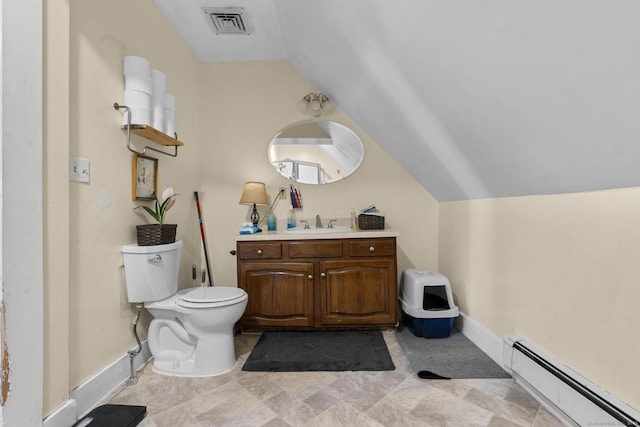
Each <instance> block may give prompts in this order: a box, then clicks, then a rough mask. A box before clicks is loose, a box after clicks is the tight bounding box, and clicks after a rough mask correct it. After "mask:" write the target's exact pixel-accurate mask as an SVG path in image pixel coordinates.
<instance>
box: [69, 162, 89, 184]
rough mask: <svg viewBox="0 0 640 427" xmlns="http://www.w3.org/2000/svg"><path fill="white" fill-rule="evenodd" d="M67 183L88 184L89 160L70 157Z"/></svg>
mask: <svg viewBox="0 0 640 427" xmlns="http://www.w3.org/2000/svg"><path fill="white" fill-rule="evenodd" d="M69 181H77V182H86V183H88V182H89V160H88V159H80V158H77V157H72V158H71V159H70V161H69Z"/></svg>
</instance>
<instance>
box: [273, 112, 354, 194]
mask: <svg viewBox="0 0 640 427" xmlns="http://www.w3.org/2000/svg"><path fill="white" fill-rule="evenodd" d="M363 159H364V145H363V144H362V141H361V140H360V137H359V136H358V135H357V134H356V133H355V132H354V131H353V130H351V129H350V128H348V127H347V126H345V125H343V124H341V123H337V122H332V121H308V122H300V123H294V124H293V125H291V126H288V127H286V128H284V129H283V130H281V131H280V132H278V134H277V135H276V136H275V137H274V138H273V139H272V140H271V143H270V144H269V161H270V162H271V164H272V165H273V167H274V168H275V169H276V170H277V171H278V173H279V174H280V175H282V176H284V177H285V178H287V179H290V180H292V181H295V182H300V183H303V184H327V183H330V182H335V181H339V180H341V179H343V178H346V177H347V176H349V175H351V174H352V173H353V172H355V171H356V169H358V167H359V166H360V164H361V163H362V160H363Z"/></svg>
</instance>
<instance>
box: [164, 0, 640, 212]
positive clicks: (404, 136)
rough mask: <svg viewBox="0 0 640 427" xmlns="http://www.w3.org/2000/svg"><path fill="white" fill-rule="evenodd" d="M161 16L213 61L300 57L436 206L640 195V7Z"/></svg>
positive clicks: (350, 2)
mask: <svg viewBox="0 0 640 427" xmlns="http://www.w3.org/2000/svg"><path fill="white" fill-rule="evenodd" d="M154 3H155V4H156V5H157V6H158V7H159V8H160V9H161V10H162V11H163V13H164V14H165V15H166V16H167V18H168V20H169V21H170V22H171V23H172V25H173V26H174V27H175V29H176V31H177V32H178V33H179V34H180V35H181V36H182V37H183V38H184V39H185V41H186V43H187V44H188V45H189V46H190V47H191V49H192V50H193V51H194V52H195V54H196V55H197V56H198V57H199V58H200V59H201V60H202V61H203V62H215V61H249V60H283V59H286V60H289V61H290V62H291V63H293V64H294V65H295V66H296V67H297V68H298V69H299V70H300V71H301V72H302V73H303V74H305V75H306V76H307V78H309V80H310V81H311V82H312V83H313V84H314V85H315V86H316V87H318V89H320V90H321V91H322V92H323V93H325V94H326V95H328V96H329V97H330V98H331V100H332V101H333V102H334V103H335V104H337V105H338V106H339V107H340V109H341V110H342V111H344V112H345V113H346V114H347V115H349V116H350V117H351V118H352V119H353V120H354V121H355V122H357V123H358V125H359V126H361V127H362V128H363V129H364V130H365V131H366V132H367V133H368V134H369V135H370V136H371V137H372V138H373V139H374V140H375V141H376V142H377V143H378V144H380V145H381V146H382V147H383V148H384V149H385V150H386V151H387V152H388V153H389V154H390V155H391V156H393V157H394V158H395V159H396V161H397V162H398V163H400V164H401V165H402V166H403V167H404V168H405V169H406V170H407V171H409V172H410V173H411V174H412V175H413V176H414V177H415V179H416V180H417V181H418V182H419V183H421V184H422V185H423V186H424V187H425V188H426V189H427V190H428V191H429V192H430V193H431V194H432V195H433V196H434V197H435V198H436V199H438V200H439V201H451V200H468V199H477V198H487V197H506V196H521V195H531V194H554V193H564V192H577V191H591V190H599V189H607V188H620V187H631V186H639V185H640V168H639V167H638V163H639V162H638V161H639V160H640V141H639V138H640V2H638V1H636V0H611V1H606V2H605V1H601V0H560V1H559V0H480V1H478V0H452V1H442V0H393V1H392V0H316V1H310V0H227V1H223V0H181V1H179V2H177V1H174V0H154ZM229 6H234V7H243V8H244V9H245V12H246V14H245V17H246V18H247V19H248V23H249V28H250V33H251V34H250V35H248V36H247V35H216V34H215V32H214V31H213V30H212V28H211V26H210V25H209V22H207V18H206V17H205V15H204V13H203V11H202V8H203V7H229Z"/></svg>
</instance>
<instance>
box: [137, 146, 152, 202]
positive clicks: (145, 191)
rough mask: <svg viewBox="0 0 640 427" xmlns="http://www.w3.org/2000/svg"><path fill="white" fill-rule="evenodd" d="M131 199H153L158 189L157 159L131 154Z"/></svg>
mask: <svg viewBox="0 0 640 427" xmlns="http://www.w3.org/2000/svg"><path fill="white" fill-rule="evenodd" d="M132 190H133V191H132V197H133V200H155V199H156V194H157V191H158V159H154V158H153V157H147V156H140V155H138V154H134V155H133V185H132Z"/></svg>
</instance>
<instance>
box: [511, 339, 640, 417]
mask: <svg viewBox="0 0 640 427" xmlns="http://www.w3.org/2000/svg"><path fill="white" fill-rule="evenodd" d="M503 352H504V354H503V360H504V364H505V368H506V370H507V371H508V372H509V373H510V374H511V375H512V376H513V377H514V378H515V379H516V381H518V382H519V383H520V384H522V385H523V386H524V387H525V388H526V389H527V390H528V391H529V392H531V393H532V394H533V395H534V396H536V397H537V398H538V399H539V400H541V401H542V402H543V403H545V404H546V406H547V407H548V408H549V409H551V410H552V412H555V413H556V415H558V416H560V417H561V418H563V419H564V421H565V422H567V423H569V424H573V425H578V426H588V425H591V426H594V425H623V426H633V427H638V426H640V413H639V412H638V411H636V410H635V409H633V408H632V407H630V406H629V405H627V404H625V403H624V402H622V401H620V400H619V399H617V398H616V397H614V396H613V395H611V394H610V393H608V392H606V391H605V390H603V389H602V388H600V387H598V386H596V385H595V384H593V383H591V382H589V381H588V380H587V379H586V378H584V377H582V376H581V375H580V374H578V373H577V372H574V371H572V370H571V369H569V368H568V367H566V366H564V365H563V364H562V363H559V362H558V361H557V360H554V359H553V358H551V357H549V356H547V355H546V354H544V353H543V352H542V351H540V350H539V349H536V348H535V347H534V346H532V345H531V344H529V343H528V342H527V341H525V340H523V339H522V338H520V337H518V336H516V335H507V336H505V337H504V348H503Z"/></svg>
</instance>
